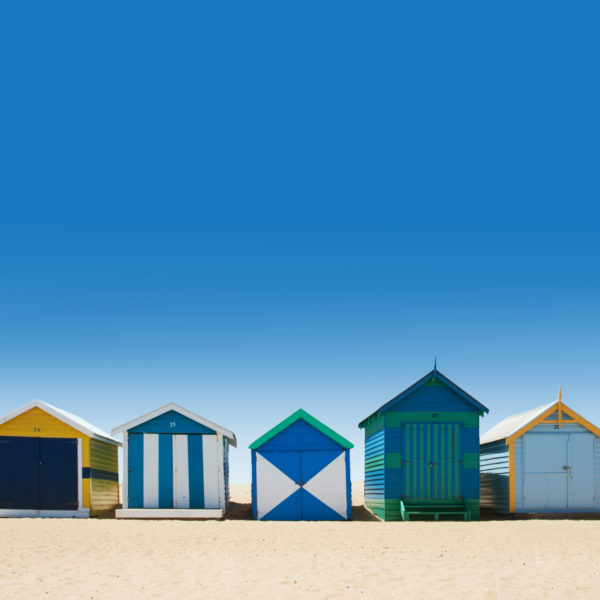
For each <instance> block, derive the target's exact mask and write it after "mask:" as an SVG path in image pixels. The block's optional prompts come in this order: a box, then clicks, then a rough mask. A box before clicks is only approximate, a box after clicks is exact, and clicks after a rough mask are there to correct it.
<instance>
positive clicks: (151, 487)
mask: <svg viewBox="0 0 600 600" xmlns="http://www.w3.org/2000/svg"><path fill="white" fill-rule="evenodd" d="M144 508H158V434H157V433H144Z"/></svg>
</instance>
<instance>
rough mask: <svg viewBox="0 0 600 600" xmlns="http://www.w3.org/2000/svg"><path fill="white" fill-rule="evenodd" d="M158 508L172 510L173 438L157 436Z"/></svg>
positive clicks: (162, 435)
mask: <svg viewBox="0 0 600 600" xmlns="http://www.w3.org/2000/svg"><path fill="white" fill-rule="evenodd" d="M158 506H159V508H173V436H172V435H170V434H168V433H159V434H158Z"/></svg>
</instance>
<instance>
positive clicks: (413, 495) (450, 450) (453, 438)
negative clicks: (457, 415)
mask: <svg viewBox="0 0 600 600" xmlns="http://www.w3.org/2000/svg"><path fill="white" fill-rule="evenodd" d="M402 429H403V443H404V452H403V454H404V456H403V464H404V477H405V480H404V498H405V499H407V500H426V501H440V500H448V501H451V500H458V499H460V498H461V497H462V486H461V466H462V460H461V459H462V456H461V453H460V448H461V443H460V441H461V440H460V434H461V425H460V424H459V423H405V424H404V425H403V426H402Z"/></svg>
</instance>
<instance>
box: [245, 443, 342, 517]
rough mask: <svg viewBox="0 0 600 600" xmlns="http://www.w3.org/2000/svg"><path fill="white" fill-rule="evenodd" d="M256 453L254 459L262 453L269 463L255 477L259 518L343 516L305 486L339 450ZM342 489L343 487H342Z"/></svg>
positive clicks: (338, 453) (336, 455)
mask: <svg viewBox="0 0 600 600" xmlns="http://www.w3.org/2000/svg"><path fill="white" fill-rule="evenodd" d="M259 454H260V456H259V458H257V460H259V461H260V460H261V457H264V459H266V460H267V461H268V462H269V463H270V464H271V465H272V467H268V469H265V470H262V469H261V472H260V474H259V476H258V477H257V496H258V514H259V517H258V518H260V519H264V520H266V521H300V520H307V521H320V520H339V519H341V518H343V517H342V516H341V515H339V514H337V513H336V512H335V511H333V510H332V509H331V508H330V507H328V506H327V505H326V504H324V503H323V502H322V501H321V500H320V499H319V498H317V497H315V495H314V494H312V493H310V492H309V491H307V490H305V489H304V486H305V485H306V484H308V483H309V482H310V481H311V480H312V479H313V477H315V476H316V475H317V474H318V473H319V472H320V471H322V470H323V468H324V467H326V466H327V465H328V464H330V463H331V462H332V461H333V460H334V459H335V458H336V457H338V456H339V455H340V450H319V451H304V452H298V451H267V452H261V453H259ZM334 485H335V484H334ZM342 493H343V494H344V493H345V491H344V490H342ZM263 495H264V497H265V500H264V501H263ZM274 498H276V501H275V503H274V502H273V499H274ZM273 504H275V506H273Z"/></svg>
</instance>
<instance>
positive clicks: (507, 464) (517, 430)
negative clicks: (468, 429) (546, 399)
mask: <svg viewBox="0 0 600 600" xmlns="http://www.w3.org/2000/svg"><path fill="white" fill-rule="evenodd" d="M481 506H482V508H487V509H489V510H492V511H494V512H497V513H501V514H502V513H504V514H507V513H511V514H515V513H594V512H600V429H598V428H597V427H596V426H594V425H592V424H591V423H590V422H589V421H586V420H585V419H584V418H583V417H582V416H581V415H579V414H578V413H576V412H575V411H574V410H573V409H572V408H569V407H568V406H566V405H565V404H563V402H562V394H561V393H560V391H559V396H558V400H557V401H556V402H551V403H550V404H545V405H544V406H540V407H538V408H534V409H532V410H529V411H527V412H524V413H521V414H518V415H514V416H512V417H508V418H506V419H504V420H503V421H501V422H500V423H498V425H496V426H495V427H493V428H492V429H490V431H488V432H487V433H486V434H485V435H483V436H482V437H481Z"/></svg>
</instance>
